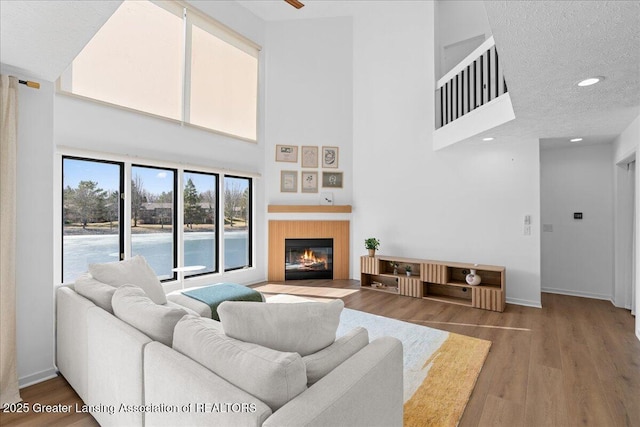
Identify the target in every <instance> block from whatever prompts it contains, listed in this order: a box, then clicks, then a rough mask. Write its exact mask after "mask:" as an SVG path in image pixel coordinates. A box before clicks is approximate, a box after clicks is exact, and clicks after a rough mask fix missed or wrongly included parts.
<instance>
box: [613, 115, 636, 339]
mask: <svg viewBox="0 0 640 427" xmlns="http://www.w3.org/2000/svg"><path fill="white" fill-rule="evenodd" d="M639 147H640V116H638V117H637V118H636V119H635V120H634V121H633V122H632V123H631V124H630V125H629V126H628V127H627V128H626V129H625V130H624V131H623V132H622V133H621V134H620V135H619V136H618V137H617V138H616V139H615V141H614V142H613V150H614V153H613V161H614V163H616V164H617V163H619V162H622V161H624V160H628V159H630V158H632V157H635V159H636V174H635V178H636V181H635V212H636V222H635V234H634V236H633V238H634V240H635V247H636V259H635V260H633V262H634V263H635V283H636V300H635V304H636V336H637V337H638V339H640V316H639V315H638V311H639V310H640V292H638V288H639V287H640V251H638V243H640V237H639V236H640V214H639V212H640V173H638V168H637V164H638V149H639ZM614 168H618V166H614ZM615 177H616V182H615V186H616V201H615V207H616V255H618V254H620V253H621V252H620V251H621V250H624V248H623V245H624V236H621V235H620V232H621V231H622V232H624V231H623V230H624V228H622V226H621V220H622V219H623V217H624V214H623V213H622V212H621V209H624V207H623V206H624V201H623V200H621V196H623V194H624V189H623V188H621V185H620V183H619V182H618V181H617V178H619V175H618V173H616V174H615ZM627 268H628V266H627V265H625V264H624V263H617V264H616V272H615V274H616V293H618V292H620V291H622V288H623V285H622V283H621V281H622V278H623V277H624V275H625V272H624V271H622V270H621V269H627Z"/></svg>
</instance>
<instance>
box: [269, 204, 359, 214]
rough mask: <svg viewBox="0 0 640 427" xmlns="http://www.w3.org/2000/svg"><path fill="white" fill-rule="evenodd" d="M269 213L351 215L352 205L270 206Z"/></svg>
mask: <svg viewBox="0 0 640 427" xmlns="http://www.w3.org/2000/svg"><path fill="white" fill-rule="evenodd" d="M267 212H269V213H351V205H269V206H267Z"/></svg>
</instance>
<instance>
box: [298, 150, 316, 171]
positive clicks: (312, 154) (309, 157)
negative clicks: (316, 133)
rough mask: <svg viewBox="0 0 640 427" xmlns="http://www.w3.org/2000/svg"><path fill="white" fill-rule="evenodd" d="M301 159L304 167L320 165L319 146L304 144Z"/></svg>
mask: <svg viewBox="0 0 640 427" xmlns="http://www.w3.org/2000/svg"><path fill="white" fill-rule="evenodd" d="M301 150H302V153H301V154H300V159H301V163H302V167H303V168H317V167H318V147H317V146H310V145H303V146H302V148H301Z"/></svg>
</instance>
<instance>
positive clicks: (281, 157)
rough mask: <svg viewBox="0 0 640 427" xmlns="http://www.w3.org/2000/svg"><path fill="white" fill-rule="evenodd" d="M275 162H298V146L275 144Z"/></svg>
mask: <svg viewBox="0 0 640 427" xmlns="http://www.w3.org/2000/svg"><path fill="white" fill-rule="evenodd" d="M276 162H291V163H298V146H297V145H276Z"/></svg>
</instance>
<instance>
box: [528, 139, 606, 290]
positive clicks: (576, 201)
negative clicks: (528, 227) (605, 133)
mask: <svg viewBox="0 0 640 427" xmlns="http://www.w3.org/2000/svg"><path fill="white" fill-rule="evenodd" d="M612 159H613V150H612V146H611V144H599V145H590V146H575V147H565V148H556V149H546V150H541V151H540V207H541V213H542V215H541V217H542V224H546V225H551V226H552V227H553V231H552V232H543V233H542V239H541V240H542V272H541V273H542V290H543V291H545V292H555V293H562V294H567V295H577V296H584V297H591V298H599V299H607V300H611V299H612V298H613V296H612V283H613V174H612V173H611V163H612ZM574 212H582V213H583V219H582V220H574V219H573V213H574Z"/></svg>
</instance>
